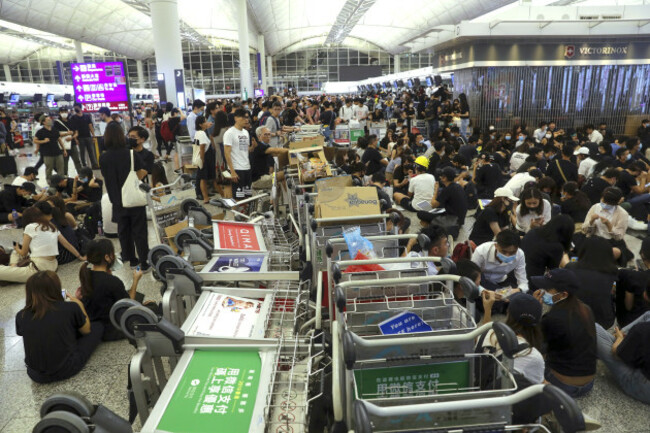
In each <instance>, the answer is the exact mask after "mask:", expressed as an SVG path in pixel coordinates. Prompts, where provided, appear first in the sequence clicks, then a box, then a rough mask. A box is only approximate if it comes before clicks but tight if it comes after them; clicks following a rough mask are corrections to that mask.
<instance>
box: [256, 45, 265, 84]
mask: <svg viewBox="0 0 650 433" xmlns="http://www.w3.org/2000/svg"><path fill="white" fill-rule="evenodd" d="M257 59H258V61H259V62H260V69H261V72H262V76H261V80H262V83H261V84H260V88H261V89H262V90H264V93H266V48H265V47H264V35H257Z"/></svg>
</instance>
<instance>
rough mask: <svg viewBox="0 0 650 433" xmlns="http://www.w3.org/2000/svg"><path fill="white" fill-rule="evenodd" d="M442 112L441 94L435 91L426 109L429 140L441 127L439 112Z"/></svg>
mask: <svg viewBox="0 0 650 433" xmlns="http://www.w3.org/2000/svg"><path fill="white" fill-rule="evenodd" d="M439 113H440V95H439V94H437V93H433V94H432V95H431V99H430V100H429V101H428V102H427V105H426V108H425V109H424V120H425V121H426V125H427V135H428V137H429V140H433V137H434V136H435V133H436V131H437V130H438V129H439V128H440V122H439V120H438V114H439Z"/></svg>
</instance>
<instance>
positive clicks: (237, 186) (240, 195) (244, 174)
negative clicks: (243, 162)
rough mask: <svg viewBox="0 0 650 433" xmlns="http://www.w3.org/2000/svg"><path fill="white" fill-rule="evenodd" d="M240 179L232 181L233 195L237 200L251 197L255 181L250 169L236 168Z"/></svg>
mask: <svg viewBox="0 0 650 433" xmlns="http://www.w3.org/2000/svg"><path fill="white" fill-rule="evenodd" d="M235 172H236V173H237V176H238V177H239V180H238V181H237V182H233V183H232V195H233V196H234V197H235V200H244V199H246V198H250V197H251V193H252V191H251V183H252V182H253V180H252V176H251V171H250V170H235Z"/></svg>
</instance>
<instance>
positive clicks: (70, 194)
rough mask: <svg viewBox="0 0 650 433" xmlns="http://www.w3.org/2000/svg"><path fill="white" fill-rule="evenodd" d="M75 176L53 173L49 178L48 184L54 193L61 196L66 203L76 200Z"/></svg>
mask: <svg viewBox="0 0 650 433" xmlns="http://www.w3.org/2000/svg"><path fill="white" fill-rule="evenodd" d="M77 182H78V181H77V178H75V179H73V178H71V177H66V176H62V175H60V174H55V175H54V176H52V177H51V178H50V186H51V187H52V188H54V189H55V190H56V195H57V196H58V197H61V198H62V199H63V200H64V201H65V202H66V203H67V202H70V201H77V197H75V195H76V194H75V193H76V192H77V189H78V187H79V185H77Z"/></svg>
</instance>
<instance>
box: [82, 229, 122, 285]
mask: <svg viewBox="0 0 650 433" xmlns="http://www.w3.org/2000/svg"><path fill="white" fill-rule="evenodd" d="M87 248H88V249H87V251H86V260H88V261H87V262H86V263H84V264H83V265H81V268H80V269H79V281H80V283H81V287H80V290H81V295H82V296H83V297H87V296H91V295H92V293H93V279H92V274H91V273H90V269H89V268H88V263H90V264H92V265H108V263H107V262H106V256H110V257H113V260H115V248H114V247H113V242H111V241H110V240H109V239H95V240H93V241H90V242H89V243H88V247H87Z"/></svg>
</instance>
